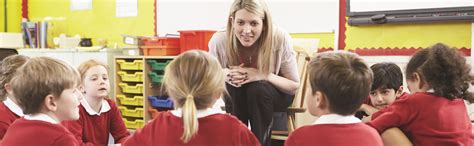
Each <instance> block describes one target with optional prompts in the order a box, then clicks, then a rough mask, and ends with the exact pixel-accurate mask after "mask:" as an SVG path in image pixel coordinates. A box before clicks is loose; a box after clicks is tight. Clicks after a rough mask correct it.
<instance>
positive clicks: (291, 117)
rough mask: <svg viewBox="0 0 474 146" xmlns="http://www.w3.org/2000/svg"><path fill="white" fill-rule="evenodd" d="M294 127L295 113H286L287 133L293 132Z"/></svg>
mask: <svg viewBox="0 0 474 146" xmlns="http://www.w3.org/2000/svg"><path fill="white" fill-rule="evenodd" d="M295 128H296V125H295V115H294V114H289V115H288V135H289V134H290V133H291V132H293V131H294V130H295Z"/></svg>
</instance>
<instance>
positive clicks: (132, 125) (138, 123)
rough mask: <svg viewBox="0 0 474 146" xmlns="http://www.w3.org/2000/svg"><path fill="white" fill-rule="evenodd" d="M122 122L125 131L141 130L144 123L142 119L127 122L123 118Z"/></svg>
mask: <svg viewBox="0 0 474 146" xmlns="http://www.w3.org/2000/svg"><path fill="white" fill-rule="evenodd" d="M123 122H124V123H125V127H127V129H138V128H142V127H143V126H144V125H145V121H144V120H142V119H136V120H135V121H129V120H127V119H125V118H123Z"/></svg>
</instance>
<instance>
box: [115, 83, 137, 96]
mask: <svg viewBox="0 0 474 146" xmlns="http://www.w3.org/2000/svg"><path fill="white" fill-rule="evenodd" d="M118 85H119V87H120V88H122V92H123V93H131V94H143V84H137V85H135V86H131V85H128V84H127V83H119V84H118Z"/></svg>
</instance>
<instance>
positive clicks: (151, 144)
mask: <svg viewBox="0 0 474 146" xmlns="http://www.w3.org/2000/svg"><path fill="white" fill-rule="evenodd" d="M198 121H199V128H198V132H197V133H196V135H194V137H193V138H192V139H191V140H190V141H189V142H188V143H186V144H185V143H183V141H181V139H180V138H181V136H182V134H183V121H182V119H181V118H180V117H177V116H175V115H173V114H172V113H171V112H160V113H158V115H157V117H156V118H155V119H153V121H151V122H150V123H148V124H146V125H145V127H143V129H140V130H137V131H136V132H135V134H134V135H132V136H130V137H129V138H128V139H127V140H126V141H125V142H124V143H122V146H138V145H139V146H260V143H259V141H258V140H257V138H255V136H254V135H253V134H252V132H250V130H249V129H248V128H247V127H246V126H245V125H243V124H242V123H241V122H240V121H239V120H238V119H237V118H235V117H233V116H230V115H227V114H212V115H209V116H205V117H202V118H198Z"/></svg>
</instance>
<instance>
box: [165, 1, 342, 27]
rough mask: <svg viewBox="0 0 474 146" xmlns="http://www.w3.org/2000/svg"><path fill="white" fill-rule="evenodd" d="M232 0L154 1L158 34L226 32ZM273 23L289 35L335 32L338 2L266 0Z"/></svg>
mask: <svg viewBox="0 0 474 146" xmlns="http://www.w3.org/2000/svg"><path fill="white" fill-rule="evenodd" d="M232 2H233V0H157V4H156V8H157V10H156V12H157V14H156V20H157V23H156V28H157V32H158V33H157V34H159V35H163V34H169V33H171V34H176V33H177V30H220V29H225V27H226V25H227V24H226V23H227V16H228V14H229V8H230V5H231V4H232ZM267 3H268V7H269V9H270V13H271V15H272V17H273V22H274V23H275V24H276V25H277V26H279V27H282V28H283V29H285V30H286V31H288V32H289V33H314V32H334V31H335V30H336V29H337V28H338V17H339V10H338V9H339V0H267Z"/></svg>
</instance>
